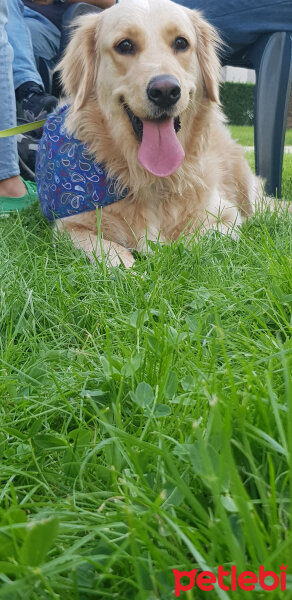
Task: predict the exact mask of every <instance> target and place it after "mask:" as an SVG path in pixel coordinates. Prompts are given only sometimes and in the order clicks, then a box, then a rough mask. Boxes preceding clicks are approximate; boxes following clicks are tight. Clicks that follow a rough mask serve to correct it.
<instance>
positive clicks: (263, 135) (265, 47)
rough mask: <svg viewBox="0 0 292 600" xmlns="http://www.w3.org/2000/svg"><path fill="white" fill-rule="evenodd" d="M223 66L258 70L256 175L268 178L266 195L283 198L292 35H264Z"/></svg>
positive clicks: (255, 118)
mask: <svg viewBox="0 0 292 600" xmlns="http://www.w3.org/2000/svg"><path fill="white" fill-rule="evenodd" d="M224 64H225V65H227V64H228V65H231V66H235V67H246V68H252V69H255V71H256V86H255V105H254V141H255V144H254V145H255V168H256V173H257V174H258V175H260V176H261V177H262V178H263V179H265V182H266V183H265V190H266V193H267V194H268V195H270V196H277V197H278V198H280V197H281V181H282V167H283V154H284V143H285V131H286V122H287V115H288V107H289V99H290V93H291V83H292V32H291V33H290V32H276V33H272V34H269V35H264V36H262V37H261V38H260V39H259V40H257V42H256V43H254V44H252V45H251V46H248V47H246V48H245V49H244V50H241V52H239V53H237V54H235V55H233V56H232V57H231V58H230V59H228V60H226V61H225V62H224Z"/></svg>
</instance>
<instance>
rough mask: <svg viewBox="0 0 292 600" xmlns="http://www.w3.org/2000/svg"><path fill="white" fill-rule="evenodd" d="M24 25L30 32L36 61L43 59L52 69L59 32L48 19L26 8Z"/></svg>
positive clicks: (59, 41) (58, 44)
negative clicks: (39, 58)
mask: <svg viewBox="0 0 292 600" xmlns="http://www.w3.org/2000/svg"><path fill="white" fill-rule="evenodd" d="M23 15H24V19H25V23H26V25H27V26H28V29H29V31H30V35H31V40H32V45H33V52H34V55H35V58H36V60H37V59H38V57H41V58H43V59H44V60H45V61H46V63H47V65H48V66H49V67H50V68H51V69H53V68H54V67H55V65H56V62H57V60H58V57H59V49H60V43H61V32H60V31H59V29H58V28H57V27H55V25H54V24H53V23H51V21H49V19H46V17H44V16H43V15H41V14H40V13H38V12H36V11H35V10H31V9H30V8H28V7H27V6H25V7H24V11H23Z"/></svg>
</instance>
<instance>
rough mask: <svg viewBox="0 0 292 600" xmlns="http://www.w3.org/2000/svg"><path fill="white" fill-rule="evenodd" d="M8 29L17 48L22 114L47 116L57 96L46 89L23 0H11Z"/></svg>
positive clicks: (34, 117)
mask: <svg viewBox="0 0 292 600" xmlns="http://www.w3.org/2000/svg"><path fill="white" fill-rule="evenodd" d="M5 1H6V0H5ZM32 12H34V11H32ZM6 31H7V34H8V40H9V43H10V45H11V46H12V48H13V52H14V59H13V80H14V88H15V95H16V100H17V113H18V116H19V117H21V118H23V119H25V120H27V121H35V120H37V119H41V118H45V117H46V115H47V114H48V113H50V112H52V111H53V110H54V108H55V106H56V104H57V99H56V98H54V96H51V95H50V94H47V93H46V92H45V91H44V86H43V82H42V79H41V76H40V75H39V72H38V70H37V67H36V62H35V58H34V53H33V46H32V41H31V34H30V30H29V29H28V27H27V24H26V22H25V18H24V5H23V2H22V1H21V0H9V3H8V22H7V23H6Z"/></svg>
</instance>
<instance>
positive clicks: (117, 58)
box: [57, 0, 262, 267]
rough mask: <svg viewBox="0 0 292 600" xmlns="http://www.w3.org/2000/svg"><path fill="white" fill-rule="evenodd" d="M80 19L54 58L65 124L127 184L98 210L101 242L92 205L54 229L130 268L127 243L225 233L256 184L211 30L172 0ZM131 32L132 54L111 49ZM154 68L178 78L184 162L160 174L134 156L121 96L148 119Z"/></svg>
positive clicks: (136, 2)
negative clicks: (236, 134) (226, 109)
mask: <svg viewBox="0 0 292 600" xmlns="http://www.w3.org/2000/svg"><path fill="white" fill-rule="evenodd" d="M78 25H79V27H78V29H77V30H76V32H75V33H74V35H73V37H72V40H71V42H70V44H69V46H68V49H67V51H66V54H65V56H64V58H63V59H62V61H61V64H60V69H61V76H62V82H63V86H64V90H65V93H66V94H67V96H68V98H69V103H70V111H69V115H68V118H67V121H66V126H67V129H68V131H69V132H70V133H71V134H74V136H75V137H77V138H78V139H80V140H81V141H82V142H83V143H87V144H88V145H89V149H90V151H91V152H92V154H93V156H94V157H95V159H96V161H97V162H102V163H104V164H105V166H106V169H107V170H108V173H109V175H110V177H113V178H114V179H115V180H116V181H117V187H118V188H119V190H121V189H125V188H127V189H129V190H130V192H129V194H128V195H127V197H126V198H125V199H123V200H121V201H119V202H116V203H114V204H111V205H109V206H106V207H104V208H103V209H102V216H101V223H100V230H101V232H102V241H101V239H100V238H99V237H98V235H97V218H96V213H95V211H89V212H85V213H83V214H79V215H76V216H72V217H67V218H65V219H63V220H62V221H58V222H57V225H58V227H59V229H60V230H63V229H64V228H65V229H66V230H67V231H68V232H69V234H70V235H71V237H72V239H73V241H74V243H75V244H76V245H77V246H78V247H81V248H83V249H84V250H85V251H86V252H87V253H88V255H89V256H90V255H92V252H93V251H94V252H95V253H96V254H97V255H98V256H100V254H101V253H102V252H104V253H105V254H106V255H107V256H108V260H109V261H110V262H111V263H112V264H114V265H115V264H119V262H120V259H121V260H122V261H123V262H124V264H125V265H126V266H127V267H129V266H131V265H132V264H133V262H134V259H133V256H132V254H131V252H130V250H129V249H133V248H137V249H138V250H141V251H143V250H145V248H146V241H145V240H146V238H148V239H149V240H156V239H157V238H158V237H159V239H160V241H162V242H164V241H165V242H168V241H170V240H173V239H176V238H177V237H178V236H179V235H180V234H181V233H182V232H184V233H185V234H187V233H192V232H193V231H194V230H196V229H199V230H200V232H204V231H206V230H207V229H210V228H216V229H217V228H219V230H220V231H222V233H227V232H228V231H231V232H232V230H233V229H234V227H235V226H238V225H240V224H241V223H242V222H243V221H244V220H245V219H246V217H248V216H251V215H252V214H253V213H254V207H255V201H256V198H257V196H258V195H261V193H262V184H261V181H260V180H259V179H258V178H256V177H255V176H254V175H253V174H252V172H251V170H250V168H249V166H248V164H247V162H246V160H245V159H244V156H243V151H242V149H241V148H240V147H239V146H238V145H237V144H236V143H235V142H234V141H233V140H232V139H231V136H230V134H229V131H228V129H227V127H226V126H225V124H224V116H223V115H222V113H221V110H220V107H219V72H220V65H219V61H218V58H217V55H216V48H217V46H218V44H219V39H218V36H217V34H216V32H215V30H214V29H213V28H212V27H211V26H210V25H209V24H208V23H206V22H205V21H204V20H203V19H202V17H201V16H200V14H199V13H198V12H196V11H191V10H189V9H187V8H183V7H181V6H179V5H177V4H175V3H174V2H171V1H170V0H120V3H119V4H117V5H115V6H113V7H112V8H109V9H107V10H105V11H103V12H102V13H100V14H97V15H96V16H95V15H94V16H92V14H90V15H89V16H86V17H82V19H81V20H80V22H79V23H78ZM178 36H183V37H184V38H186V39H187V40H188V42H189V45H190V47H189V49H188V50H187V51H185V52H175V51H174V50H173V40H174V39H175V38H176V37H178ZM129 38H130V39H131V40H133V41H134V42H135V46H136V48H137V50H136V52H135V54H134V55H130V56H129V55H120V54H118V53H117V52H116V50H115V46H116V44H117V43H119V42H120V41H121V40H124V39H129ZM160 74H169V75H173V76H175V77H176V78H177V80H178V81H179V83H180V86H181V98H180V100H179V101H178V103H177V104H176V106H175V116H176V115H180V120H181V130H180V131H179V132H178V134H177V136H178V138H179V140H180V142H181V144H182V147H183V149H184V151H185V159H184V161H183V163H182V164H181V166H180V167H179V168H178V169H177V171H176V172H175V173H174V174H172V175H170V176H168V177H164V178H162V177H161V178H160V177H157V176H155V175H152V174H151V173H149V172H148V171H147V170H146V169H144V168H143V167H142V166H141V164H140V163H139V162H138V160H137V153H138V150H139V141H138V140H137V138H136V136H135V134H134V132H133V129H132V126H131V123H130V120H129V118H128V116H127V114H126V113H125V111H124V109H123V104H122V103H123V102H125V103H126V104H127V105H128V106H129V107H130V109H131V110H132V111H133V113H134V114H135V115H137V116H138V117H139V118H140V119H147V118H149V111H150V107H149V102H148V100H147V95H146V89H147V85H148V82H149V80H150V79H151V78H152V77H154V76H156V75H160ZM101 244H102V247H101Z"/></svg>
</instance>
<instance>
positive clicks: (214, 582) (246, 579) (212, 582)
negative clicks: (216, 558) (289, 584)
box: [173, 565, 288, 598]
mask: <svg viewBox="0 0 292 600" xmlns="http://www.w3.org/2000/svg"><path fill="white" fill-rule="evenodd" d="M287 568H288V567H287V565H280V566H279V570H280V572H279V573H278V574H277V573H275V572H274V571H268V570H267V571H266V570H265V567H264V566H263V565H260V567H259V570H258V572H255V571H242V572H241V573H239V572H238V570H237V567H236V566H235V565H232V567H231V569H230V570H227V569H226V568H224V567H223V566H222V565H219V567H218V570H217V574H216V573H214V572H213V571H200V572H198V569H192V570H191V571H178V570H177V569H173V574H174V578H175V587H174V592H175V595H176V596H177V598H178V597H179V596H180V595H181V593H182V592H188V591H189V590H192V589H196V588H198V589H200V590H202V591H205V592H209V591H211V590H214V587H215V586H216V587H219V588H220V589H221V590H224V591H226V592H228V591H229V590H230V591H232V592H235V591H236V590H238V589H241V590H244V591H247V592H249V591H252V590H254V589H255V587H256V586H257V590H260V589H262V590H264V591H265V592H272V591H273V590H276V589H280V590H281V591H283V592H284V591H286V571H287ZM185 577H187V578H188V579H189V582H188V583H186V584H185V583H183V582H182V579H183V578H185ZM227 577H228V580H227V579H226V578H227Z"/></svg>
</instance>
